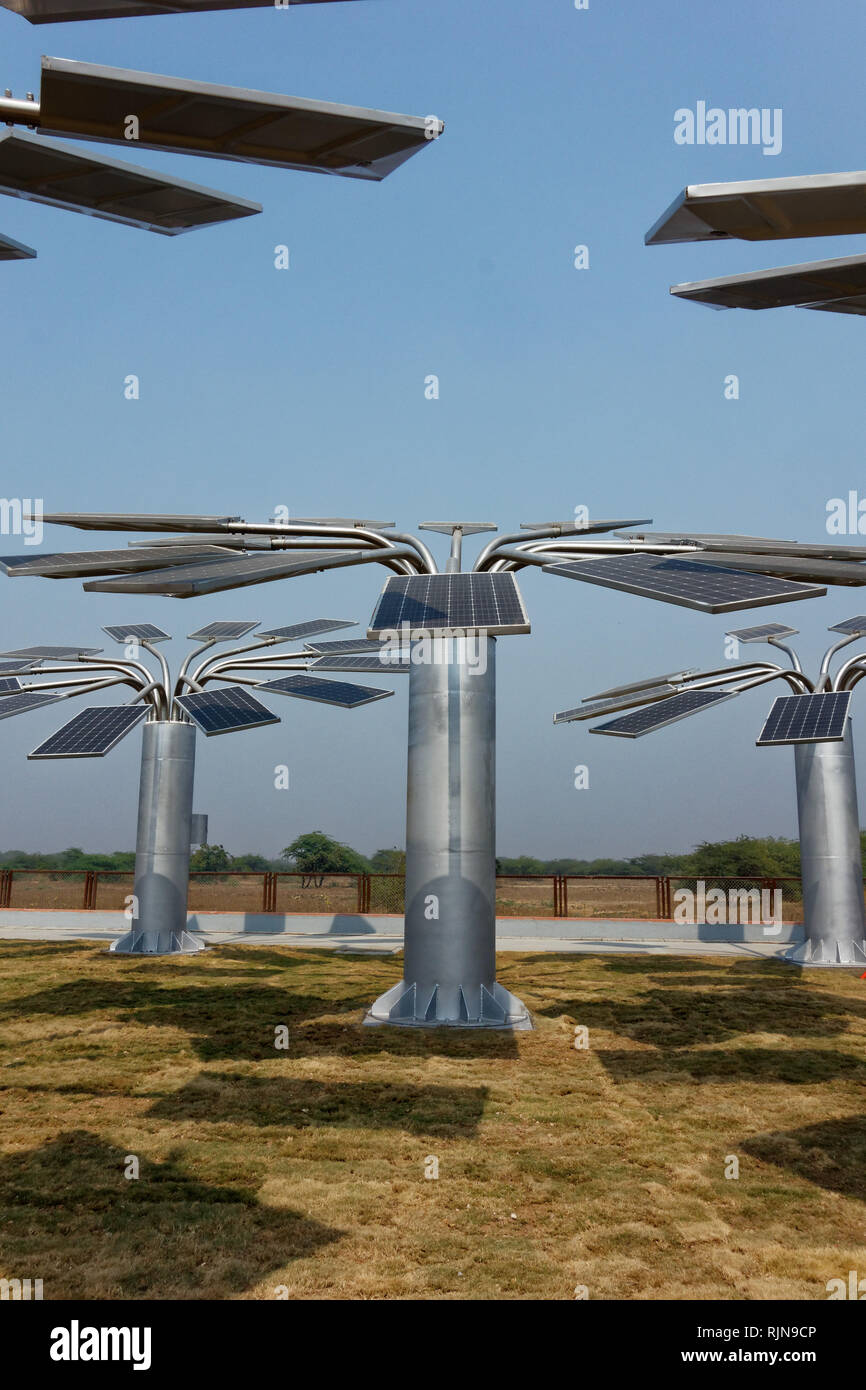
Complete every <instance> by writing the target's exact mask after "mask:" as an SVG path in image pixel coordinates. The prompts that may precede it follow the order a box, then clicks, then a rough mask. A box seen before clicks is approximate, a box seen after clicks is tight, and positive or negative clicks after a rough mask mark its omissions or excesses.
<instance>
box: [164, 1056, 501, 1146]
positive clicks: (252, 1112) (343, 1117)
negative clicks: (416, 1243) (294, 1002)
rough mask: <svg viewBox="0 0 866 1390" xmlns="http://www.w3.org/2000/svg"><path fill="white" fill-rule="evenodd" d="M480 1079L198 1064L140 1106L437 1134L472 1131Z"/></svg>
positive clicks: (180, 1113)
mask: <svg viewBox="0 0 866 1390" xmlns="http://www.w3.org/2000/svg"><path fill="white" fill-rule="evenodd" d="M487 1094H488V1093H487V1088H486V1087H484V1086H414V1085H410V1084H407V1085H401V1084H399V1083H393V1084H392V1083H388V1082H367V1081H361V1082H351V1081H334V1082H324V1081H322V1082H320V1081H308V1080H297V1081H295V1080H291V1079H288V1078H287V1079H285V1080H284V1079H282V1078H281V1077H257V1076H240V1075H232V1074H230V1073H218V1072H202V1074H201V1075H200V1076H197V1077H196V1078H195V1079H194V1080H193V1081H191V1082H189V1084H188V1085H186V1086H183V1087H181V1089H180V1090H178V1091H174V1092H172V1094H171V1095H168V1096H164V1097H163V1098H162V1099H160V1100H158V1101H157V1102H156V1103H155V1104H154V1105H153V1106H152V1107H151V1109H150V1110H149V1111H148V1114H149V1115H156V1116H158V1117H159V1118H160V1119H165V1120H195V1121H211V1122H214V1123H220V1122H222V1121H229V1122H231V1123H232V1124H237V1123H242V1124H243V1123H245V1124H253V1125H264V1126H270V1125H280V1126H291V1127H292V1128H294V1129H299V1128H307V1127H309V1126H324V1125H329V1126H330V1125H333V1126H336V1127H339V1128H352V1129H364V1130H370V1129H403V1130H406V1131H407V1132H408V1133H409V1134H432V1135H437V1136H439V1137H440V1138H452V1137H458V1138H459V1137H461V1136H463V1137H465V1136H467V1135H474V1133H475V1132H476V1130H477V1128H478V1124H479V1122H480V1120H481V1117H482V1115H483V1113H484V1106H485V1103H486V1101H487Z"/></svg>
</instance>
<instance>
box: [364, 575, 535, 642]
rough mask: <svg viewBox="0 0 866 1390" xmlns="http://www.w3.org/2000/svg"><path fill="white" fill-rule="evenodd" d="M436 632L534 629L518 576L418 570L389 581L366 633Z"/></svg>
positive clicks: (489, 633)
mask: <svg viewBox="0 0 866 1390" xmlns="http://www.w3.org/2000/svg"><path fill="white" fill-rule="evenodd" d="M404 630H405V632H406V633H407V634H408V633H409V632H412V633H429V634H432V635H435V636H443V637H444V636H448V635H453V634H454V632H455V631H456V632H457V633H458V635H460V634H462V633H478V632H480V633H485V634H486V635H487V636H490V637H494V636H496V635H497V634H505V633H519V632H529V619H528V618H527V616H526V609H525V608H524V606H523V599H522V598H521V596H520V590H519V589H518V587H517V583H516V580H515V578H514V575H513V574H414V575H407V576H403V575H400V576H396V577H395V578H393V579H389V580H388V582H387V583H386V585H385V587H384V589H383V590H382V593H381V595H380V597H379V602H378V603H377V605H376V611H375V612H374V614H373V616H372V618H371V619H370V627H369V628H368V630H367V636H368V637H371V638H375V637H384V636H386V635H387V634H389V633H392V632H395V631H400V632H402V631H404Z"/></svg>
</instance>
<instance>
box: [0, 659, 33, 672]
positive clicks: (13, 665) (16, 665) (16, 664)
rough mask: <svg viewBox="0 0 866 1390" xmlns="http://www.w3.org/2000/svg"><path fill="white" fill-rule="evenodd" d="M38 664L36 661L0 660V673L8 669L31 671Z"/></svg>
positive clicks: (8, 670)
mask: <svg viewBox="0 0 866 1390" xmlns="http://www.w3.org/2000/svg"><path fill="white" fill-rule="evenodd" d="M38 665H39V662H38V661H0V673H2V674H4V675H5V674H7V673H8V672H10V671H18V672H23V671H32V670H33V668H34V667H35V666H38Z"/></svg>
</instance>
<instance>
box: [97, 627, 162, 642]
mask: <svg viewBox="0 0 866 1390" xmlns="http://www.w3.org/2000/svg"><path fill="white" fill-rule="evenodd" d="M102 631H103V632H107V633H108V635H109V637H113V638H114V640H115V642H129V641H132V642H135V641H139V642H170V641H171V638H170V637H169V635H168V633H167V632H163V630H162V628H161V627H156V626H155V625H154V624H153V623H127V625H126V627H122V626H120V625H119V624H118V625H116V626H114V627H104V628H103V629H102Z"/></svg>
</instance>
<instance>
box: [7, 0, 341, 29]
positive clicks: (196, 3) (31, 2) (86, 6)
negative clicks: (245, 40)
mask: <svg viewBox="0 0 866 1390" xmlns="http://www.w3.org/2000/svg"><path fill="white" fill-rule="evenodd" d="M280 3H281V4H283V3H285V4H289V5H311V4H325V3H332V0H280ZM2 4H3V8H4V9H7V10H12V11H13V12H14V13H15V14H19V15H21V17H22V19H27V20H29V21H30V23H31V24H60V23H62V24H68V23H70V22H71V21H72V20H78V19H125V18H130V17H132V16H136V15H158V14H197V13H198V12H199V11H203V10H249V9H255V8H258V7H260V6H270V7H272V6H273V4H274V0H167V2H166V3H160V0H2Z"/></svg>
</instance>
